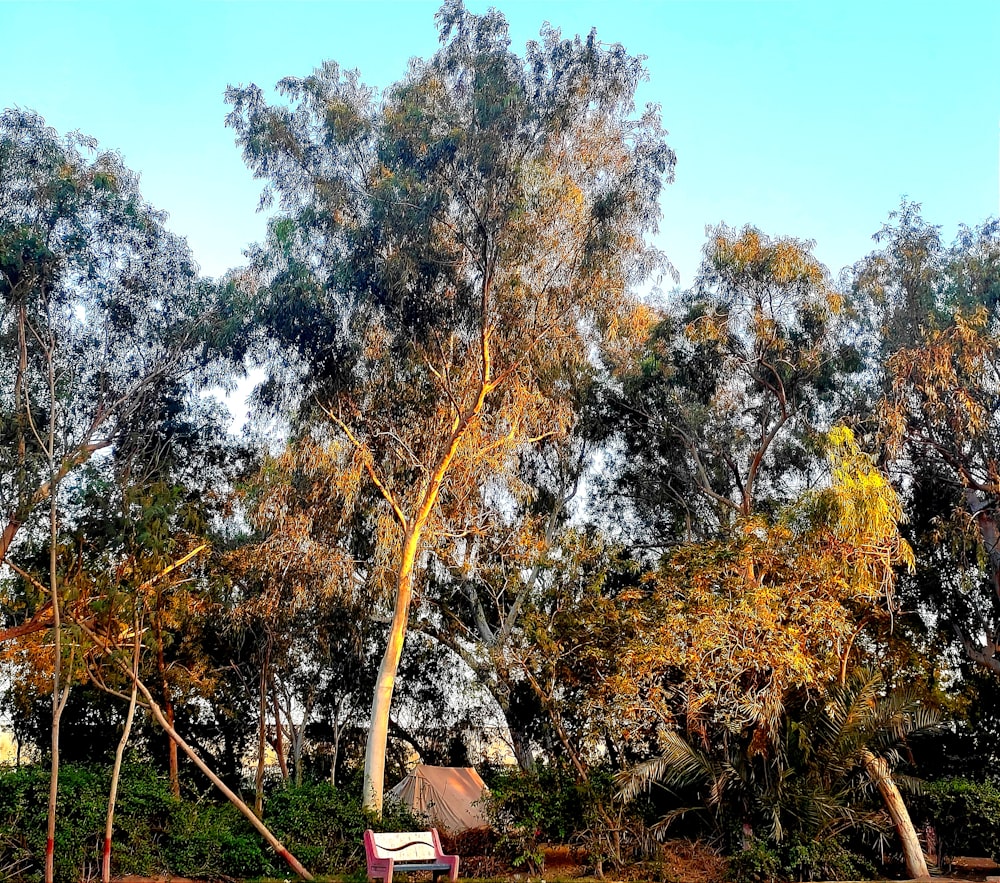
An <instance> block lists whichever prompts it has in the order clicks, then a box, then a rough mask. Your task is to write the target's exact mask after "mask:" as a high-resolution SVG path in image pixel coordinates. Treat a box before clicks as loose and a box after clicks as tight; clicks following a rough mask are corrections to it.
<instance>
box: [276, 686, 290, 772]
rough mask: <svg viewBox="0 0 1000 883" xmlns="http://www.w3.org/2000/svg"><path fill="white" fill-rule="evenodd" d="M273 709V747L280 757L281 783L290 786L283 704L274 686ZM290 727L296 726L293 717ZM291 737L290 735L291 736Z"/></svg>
mask: <svg viewBox="0 0 1000 883" xmlns="http://www.w3.org/2000/svg"><path fill="white" fill-rule="evenodd" d="M271 708H272V710H273V711H274V741H273V742H271V747H272V748H274V753H275V754H276V755H278V769H279V770H281V781H282V782H284V783H285V784H286V785H287V784H288V760H287V759H286V757H285V725H284V724H283V723H282V722H281V703H280V702H279V701H278V691H277V688H276V687H275V686H274V684H273V683H272V684H271ZM288 724H289V727H292V726H294V724H293V723H292V720H291V716H289V719H288ZM289 735H290V734H289Z"/></svg>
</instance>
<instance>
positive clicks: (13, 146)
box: [0, 110, 211, 879]
mask: <svg viewBox="0 0 1000 883" xmlns="http://www.w3.org/2000/svg"><path fill="white" fill-rule="evenodd" d="M210 296H211V292H210V289H209V288H208V287H207V286H205V285H204V284H202V283H201V281H200V280H199V279H198V275H197V268H196V267H195V265H194V262H193V261H192V259H191V256H190V254H189V252H188V250H187V247H186V245H185V243H184V242H183V240H181V239H180V238H179V237H177V236H174V235H173V234H171V233H169V232H168V231H167V230H166V228H165V226H164V218H163V216H162V215H161V214H160V213H157V212H156V211H154V210H153V209H152V208H150V207H149V206H148V205H147V204H146V203H145V202H143V200H142V198H141V195H140V193H139V189H138V179H137V176H136V175H134V174H133V173H132V172H130V171H129V170H128V169H127V168H126V167H125V166H124V164H123V163H122V160H121V157H120V156H118V155H117V154H115V153H111V152H97V145H96V143H95V142H94V141H92V140H90V139H87V138H84V137H82V136H79V135H71V136H68V137H61V136H59V135H58V134H57V133H56V132H54V131H53V130H51V129H48V128H46V127H45V125H44V122H43V121H42V119H41V118H40V117H39V116H37V115H35V114H33V113H30V112H27V111H19V110H8V111H4V112H3V113H2V114H0V353H2V356H0V358H2V360H3V370H2V371H0V562H2V563H4V564H6V565H7V566H8V567H9V568H10V569H11V570H13V571H14V572H15V573H16V574H18V578H17V579H14V580H8V581H7V585H6V586H5V588H10V589H12V590H14V591H15V592H17V593H19V595H20V597H19V598H8V599H7V600H8V601H14V603H15V605H16V606H20V607H21V610H20V611H19V612H18V614H17V615H18V616H19V618H20V617H24V616H25V615H27V617H28V619H27V626H26V628H28V627H31V628H33V627H43V626H45V627H47V626H49V625H51V627H52V634H53V637H54V648H53V654H52V667H51V677H52V702H53V725H52V788H51V794H50V821H49V838H50V839H49V849H48V855H47V861H46V878H47V879H51V876H52V848H51V847H52V837H53V836H54V828H53V826H54V808H55V794H56V782H57V775H58V734H59V718H60V714H61V712H62V710H63V708H64V707H65V703H66V699H67V697H68V690H69V686H70V683H71V680H70V679H71V677H72V665H69V664H67V665H66V667H65V669H64V660H63V651H64V650H65V649H66V648H65V647H64V646H63V629H62V625H63V621H62V615H61V614H62V609H61V605H62V601H63V592H64V588H68V587H69V585H68V583H67V581H66V580H65V579H64V574H63V573H62V572H61V571H62V569H63V568H62V565H63V563H64V562H63V561H62V560H61V554H62V551H63V550H62V548H61V546H62V542H63V533H62V526H63V525H64V524H65V523H66V522H67V521H68V520H71V519H72V518H73V517H75V516H76V515H78V514H79V503H80V502H81V501H80V500H79V499H78V495H77V490H78V487H76V486H75V484H74V483H75V481H76V477H77V476H78V475H79V473H80V470H81V467H83V466H84V465H85V464H86V463H88V461H90V460H91V459H92V458H93V457H94V455H95V454H96V453H97V452H99V451H104V452H106V456H108V457H110V458H111V462H112V463H113V464H115V467H116V471H117V474H118V475H119V476H124V475H126V474H128V473H129V471H130V470H131V469H132V468H133V466H134V465H135V464H136V463H137V462H139V461H140V460H142V459H143V457H146V456H148V454H149V453H150V450H151V446H155V445H156V444H157V442H158V439H159V434H158V433H157V432H155V431H151V429H152V428H153V427H155V426H157V424H162V422H163V421H164V416H165V413H166V412H167V411H170V410H171V408H172V407H173V406H175V405H176V404H177V403H178V402H179V401H182V400H183V397H184V394H185V388H186V385H187V384H189V382H190V381H191V380H192V378H194V377H195V376H196V375H197V374H198V373H199V372H200V371H203V370H204V368H205V362H204V360H203V358H202V354H201V347H200V346H199V345H198V343H199V340H200V339H201V333H202V332H201V329H202V327H203V326H202V322H203V318H204V314H205V312H206V307H207V303H208V302H209V299H210ZM39 547H41V548H45V549H47V552H46V555H47V564H46V566H45V568H44V570H43V571H38V572H37V573H36V572H34V569H33V568H32V564H33V563H34V560H33V558H32V551H33V548H39ZM41 573H44V576H42V575H40V574H41ZM45 596H47V598H46V597H45ZM32 614H35V615H32ZM22 625H24V623H22ZM22 631H23V630H22ZM73 658H74V657H73V650H72V648H70V650H69V658H68V659H67V660H66V663H69V662H71V661H72V660H73ZM76 658H77V660H78V659H79V657H76Z"/></svg>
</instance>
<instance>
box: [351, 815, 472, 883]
mask: <svg viewBox="0 0 1000 883" xmlns="http://www.w3.org/2000/svg"><path fill="white" fill-rule="evenodd" d="M365 857H366V858H367V859H368V879H369V880H384V881H385V883H392V875H393V874H394V873H395V872H396V871H406V872H409V871H430V872H431V873H432V874H433V875H434V880H435V881H437V878H438V877H439V876H440V875H441V874H444V873H445V872H447V874H448V879H449V880H451V881H452V883H454V881H455V880H457V879H458V856H457V855H445V854H444V850H443V849H442V848H441V838H440V837H438V832H437V828H431V829H430V831H404V832H402V833H392V834H376V833H375V832H374V831H372V830H371V829H369V830H367V831H365Z"/></svg>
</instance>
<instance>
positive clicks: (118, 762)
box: [101, 618, 140, 883]
mask: <svg viewBox="0 0 1000 883" xmlns="http://www.w3.org/2000/svg"><path fill="white" fill-rule="evenodd" d="M139 637H140V633H139V623H138V618H136V623H135V644H134V646H133V648H132V654H133V655H132V694H131V696H129V702H128V714H126V715H125V726H124V728H123V729H122V737H121V739H119V740H118V748H117V749H115V764H114V767H113V769H112V770H111V791H110V793H109V795H108V816H107V820H106V822H105V824H104V855H103V857H102V860H101V883H111V835H112V832H113V830H114V823H115V801H116V800H117V798H118V779H119V777H120V776H121V769H122V758H123V757H124V756H125V746H126V745H127V744H128V739H129V736H130V735H131V733H132V721H133V720H135V706H136V701H137V699H138V689H137V687H136V685H135V682H136V681H137V680H138V679H139Z"/></svg>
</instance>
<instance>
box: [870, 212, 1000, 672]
mask: <svg viewBox="0 0 1000 883" xmlns="http://www.w3.org/2000/svg"><path fill="white" fill-rule="evenodd" d="M877 238H878V240H879V242H880V244H881V248H880V249H879V250H878V251H876V252H874V253H872V254H871V255H869V256H868V257H867V258H866V259H864V260H863V261H861V262H859V263H858V264H857V265H856V266H855V267H854V269H853V273H852V277H851V279H852V285H853V292H852V293H853V296H854V297H855V298H856V300H857V302H858V305H859V309H860V310H861V311H862V312H863V314H864V315H866V316H867V317H869V327H868V334H869V336H870V338H871V340H872V341H873V344H872V347H871V352H872V354H873V355H874V356H875V358H874V360H873V361H874V366H873V370H872V375H873V377H875V378H877V379H878V381H879V382H880V387H879V392H880V393H881V396H882V400H881V404H880V406H879V408H878V409H877V411H876V416H877V417H878V418H879V425H880V428H881V431H882V432H883V438H884V439H885V441H886V442H887V444H888V451H889V455H890V457H891V462H892V464H893V467H894V468H895V469H896V470H897V471H898V472H899V474H900V477H901V479H902V484H903V486H904V488H905V491H906V493H907V496H908V500H909V506H910V510H911V520H912V522H913V532H914V542H915V545H916V548H917V552H918V559H919V561H920V563H921V566H920V568H919V570H918V579H917V581H916V582H915V583H913V585H912V586H911V587H910V589H911V591H912V592H913V603H914V605H915V606H919V607H920V608H921V609H923V610H924V611H932V612H933V618H934V620H935V622H936V623H937V625H938V626H939V627H943V628H944V629H947V630H950V631H951V633H952V636H953V637H954V638H955V640H957V642H958V644H959V646H960V647H961V648H962V650H963V651H964V653H965V655H966V656H967V658H968V659H969V660H971V661H972V662H974V663H975V664H977V665H979V666H982V667H983V668H984V669H985V670H988V671H992V672H994V673H998V672H1000V515H998V513H1000V418H998V415H1000V347H998V344H997V333H998V330H1000V224H998V222H996V221H990V222H987V223H984V224H983V225H981V226H979V227H976V228H964V227H963V228H961V229H960V231H959V234H958V236H957V238H956V239H955V241H954V242H953V243H952V244H950V245H947V244H945V243H944V242H943V241H942V238H941V235H940V230H939V229H938V228H936V227H933V226H931V225H929V224H928V223H927V222H926V221H924V220H923V218H922V217H921V216H920V213H919V206H915V205H913V204H909V203H904V204H903V206H902V208H901V209H900V210H899V212H896V213H894V214H893V216H892V217H891V219H890V223H889V224H887V225H886V226H885V227H884V228H883V230H882V231H881V232H880V234H879V236H878V237H877Z"/></svg>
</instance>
